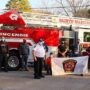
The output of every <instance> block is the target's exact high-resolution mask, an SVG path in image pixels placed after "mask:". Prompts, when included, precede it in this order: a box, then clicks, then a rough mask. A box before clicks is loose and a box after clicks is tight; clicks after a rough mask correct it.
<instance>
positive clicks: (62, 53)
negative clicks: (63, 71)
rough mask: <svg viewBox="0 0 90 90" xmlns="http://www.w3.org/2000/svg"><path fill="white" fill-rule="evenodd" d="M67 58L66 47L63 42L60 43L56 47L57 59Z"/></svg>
mask: <svg viewBox="0 0 90 90" xmlns="http://www.w3.org/2000/svg"><path fill="white" fill-rule="evenodd" d="M66 56H67V47H66V45H65V42H64V41H62V42H61V44H60V45H59V46H58V57H66Z"/></svg>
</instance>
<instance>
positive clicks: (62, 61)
mask: <svg viewBox="0 0 90 90" xmlns="http://www.w3.org/2000/svg"><path fill="white" fill-rule="evenodd" d="M51 64H52V75H54V76H56V75H65V74H87V73H88V56H81V57H73V58H53V59H52V60H51Z"/></svg>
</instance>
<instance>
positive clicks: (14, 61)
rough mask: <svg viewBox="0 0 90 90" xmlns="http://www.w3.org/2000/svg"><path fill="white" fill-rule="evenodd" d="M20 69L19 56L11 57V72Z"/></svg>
mask: <svg viewBox="0 0 90 90" xmlns="http://www.w3.org/2000/svg"><path fill="white" fill-rule="evenodd" d="M19 67H20V61H19V58H18V57H17V56H10V57H9V58H8V68H9V70H18V69H19Z"/></svg>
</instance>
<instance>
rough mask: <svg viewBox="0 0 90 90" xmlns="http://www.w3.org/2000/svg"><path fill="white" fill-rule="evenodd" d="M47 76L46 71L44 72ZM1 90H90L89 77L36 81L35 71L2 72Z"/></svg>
mask: <svg viewBox="0 0 90 90" xmlns="http://www.w3.org/2000/svg"><path fill="white" fill-rule="evenodd" d="M43 73H44V74H45V71H44V72H43ZM0 90H90V71H89V73H88V74H87V75H84V76H80V75H64V76H50V75H45V78H41V79H34V78H33V70H32V69H30V70H29V71H9V72H3V71H2V72H0Z"/></svg>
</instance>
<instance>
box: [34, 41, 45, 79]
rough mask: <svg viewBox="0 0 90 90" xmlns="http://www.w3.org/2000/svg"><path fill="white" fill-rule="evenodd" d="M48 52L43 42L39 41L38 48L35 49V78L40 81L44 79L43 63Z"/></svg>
mask: <svg viewBox="0 0 90 90" xmlns="http://www.w3.org/2000/svg"><path fill="white" fill-rule="evenodd" d="M45 52H46V50H45V49H44V46H43V41H42V40H39V42H38V43H37V44H36V46H35V47H34V49H33V57H34V78H35V79H40V78H44V75H43V74H42V68H43V61H44V59H45V58H46V57H45V56H46V53H45Z"/></svg>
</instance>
